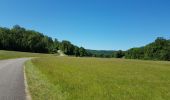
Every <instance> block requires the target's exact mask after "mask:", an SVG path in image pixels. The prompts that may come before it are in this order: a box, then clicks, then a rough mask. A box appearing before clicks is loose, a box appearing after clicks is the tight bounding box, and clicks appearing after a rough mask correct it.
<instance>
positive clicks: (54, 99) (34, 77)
mask: <svg viewBox="0 0 170 100" xmlns="http://www.w3.org/2000/svg"><path fill="white" fill-rule="evenodd" d="M25 66H26V67H25V70H26V77H27V82H28V85H29V91H30V93H31V97H32V99H33V100H65V99H66V96H65V95H66V93H62V92H61V89H60V86H58V85H53V84H51V83H50V82H49V80H48V79H47V77H46V76H45V75H43V74H42V72H41V71H39V70H38V69H37V68H36V67H34V65H33V64H32V62H31V61H28V62H26V64H25Z"/></svg>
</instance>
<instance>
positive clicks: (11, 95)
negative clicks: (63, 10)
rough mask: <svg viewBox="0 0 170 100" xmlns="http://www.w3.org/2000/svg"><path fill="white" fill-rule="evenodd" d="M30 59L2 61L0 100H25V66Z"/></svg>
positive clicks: (0, 62) (0, 63) (0, 67)
mask: <svg viewBox="0 0 170 100" xmlns="http://www.w3.org/2000/svg"><path fill="white" fill-rule="evenodd" d="M26 60H29V58H19V59H10V60H0V100H25V99H26V94H25V84H24V72H23V69H24V68H23V64H24V62H25V61H26Z"/></svg>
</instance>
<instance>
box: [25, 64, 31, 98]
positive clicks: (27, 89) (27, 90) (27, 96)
mask: <svg viewBox="0 0 170 100" xmlns="http://www.w3.org/2000/svg"><path fill="white" fill-rule="evenodd" d="M23 69H24V84H25V95H26V100H32V97H31V95H30V92H29V88H28V83H27V77H26V73H25V65H24V68H23Z"/></svg>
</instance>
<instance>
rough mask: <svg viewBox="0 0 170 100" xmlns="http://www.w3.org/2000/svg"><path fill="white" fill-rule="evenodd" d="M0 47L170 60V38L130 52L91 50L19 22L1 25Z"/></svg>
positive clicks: (158, 40)
mask: <svg viewBox="0 0 170 100" xmlns="http://www.w3.org/2000/svg"><path fill="white" fill-rule="evenodd" d="M0 49H3V50H14V51H24V52H36V53H57V52H58V50H61V51H63V53H65V54H66V55H71V56H76V57H84V56H88V57H102V58H127V59H146V60H169V61H170V39H169V40H168V39H165V38H162V37H158V38H157V39H156V40H155V41H154V42H152V43H150V44H148V45H146V46H143V47H138V48H131V49H129V50H127V51H122V50H118V51H112V50H111V51H110V50H109V51H107V50H88V49H85V48H83V47H78V46H76V45H74V44H72V43H71V42H70V41H67V40H63V41H61V42H60V41H58V40H57V39H52V38H51V37H48V36H46V35H43V33H40V32H37V31H34V30H27V29H25V28H23V27H20V26H19V25H15V26H13V28H11V29H9V28H4V27H0Z"/></svg>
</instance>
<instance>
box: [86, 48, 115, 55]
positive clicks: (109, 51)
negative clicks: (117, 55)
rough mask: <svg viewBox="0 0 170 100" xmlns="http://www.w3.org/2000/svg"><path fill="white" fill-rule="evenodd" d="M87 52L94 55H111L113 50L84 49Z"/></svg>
mask: <svg viewBox="0 0 170 100" xmlns="http://www.w3.org/2000/svg"><path fill="white" fill-rule="evenodd" d="M86 50H87V51H88V52H90V53H92V54H96V55H102V54H103V55H112V54H113V52H115V51H114V50H91V49H86Z"/></svg>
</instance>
